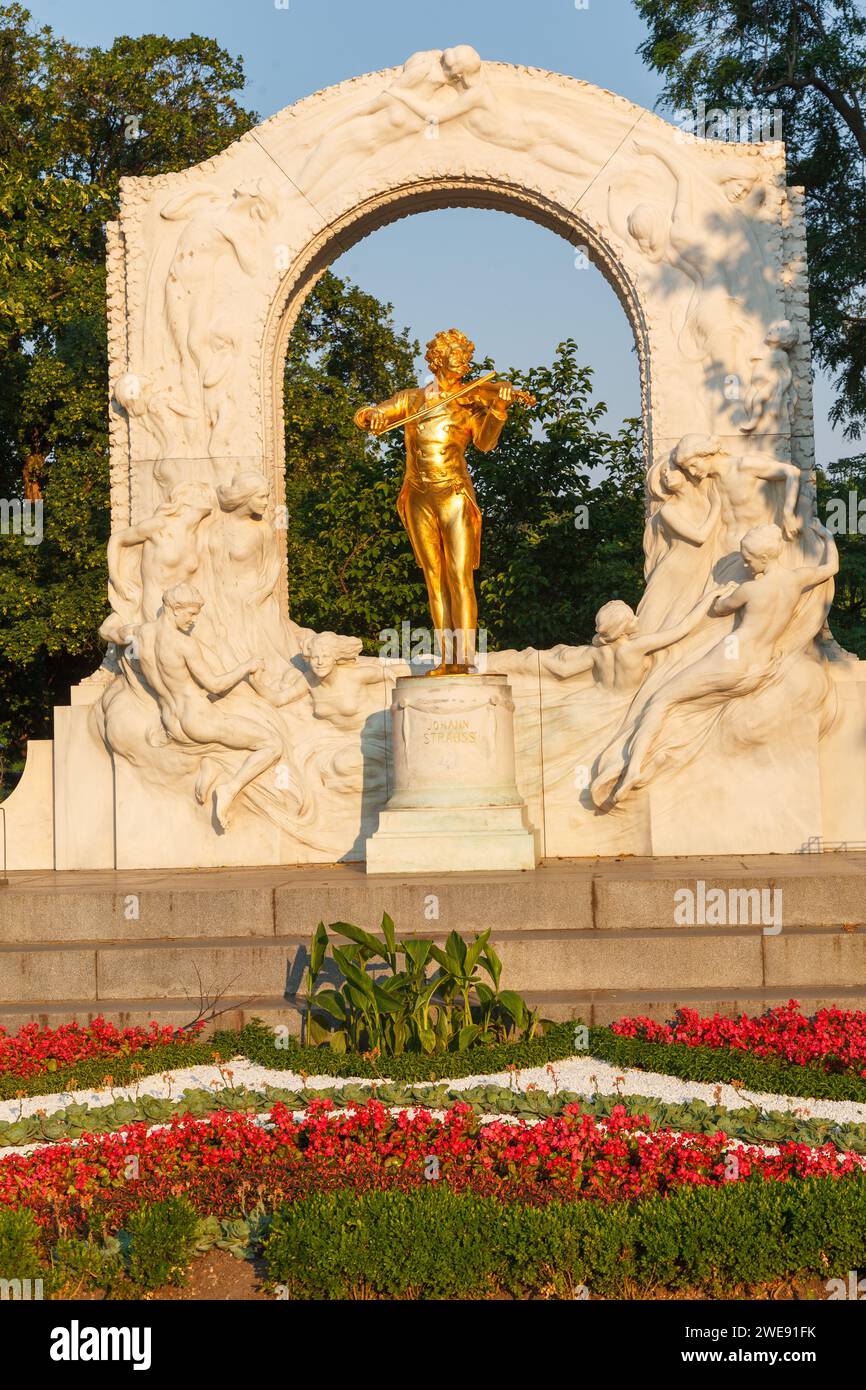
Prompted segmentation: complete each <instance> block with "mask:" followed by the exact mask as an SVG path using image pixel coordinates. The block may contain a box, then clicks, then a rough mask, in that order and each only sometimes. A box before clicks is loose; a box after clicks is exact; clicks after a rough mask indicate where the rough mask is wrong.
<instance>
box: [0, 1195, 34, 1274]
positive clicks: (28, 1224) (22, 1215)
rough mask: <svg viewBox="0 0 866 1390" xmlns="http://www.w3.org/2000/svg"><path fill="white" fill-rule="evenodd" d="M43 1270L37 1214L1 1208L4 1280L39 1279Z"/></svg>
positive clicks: (0, 1260)
mask: <svg viewBox="0 0 866 1390" xmlns="http://www.w3.org/2000/svg"><path fill="white" fill-rule="evenodd" d="M42 1272H43V1271H42V1267H41V1265H40V1263H39V1227H38V1226H37V1225H36V1222H35V1220H34V1219H33V1213H32V1212H30V1211H16V1210H14V1209H12V1208H10V1207H0V1279H36V1278H38V1277H39V1276H40V1275H41V1274H42Z"/></svg>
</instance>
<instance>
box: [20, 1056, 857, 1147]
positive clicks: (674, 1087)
mask: <svg viewBox="0 0 866 1390" xmlns="http://www.w3.org/2000/svg"><path fill="white" fill-rule="evenodd" d="M372 1084H373V1083H372V1082H371V1080H370V1078H369V1077H345V1076H343V1077H340V1076H328V1075H326V1074H322V1075H319V1076H307V1077H303V1076H301V1075H300V1073H299V1072H294V1071H277V1070H274V1069H272V1068H269V1067H263V1066H260V1065H259V1063H258V1062H251V1061H249V1060H248V1059H247V1058H245V1057H237V1058H234V1059H233V1060H232V1061H230V1062H224V1063H222V1064H221V1065H220V1066H215V1065H213V1064H212V1063H209V1064H206V1065H201V1066H195V1067H185V1068H182V1069H179V1070H177V1071H170V1072H164V1073H162V1074H161V1075H157V1076H148V1077H144V1078H142V1079H141V1080H139V1081H137V1082H135V1083H133V1084H132V1085H130V1086H113V1087H110V1088H103V1089H101V1090H83V1091H57V1092H55V1093H54V1094H52V1095H42V1096H27V1097H24V1098H22V1099H20V1100H6V1101H0V1120H17V1119H20V1118H22V1117H27V1116H28V1115H34V1114H36V1113H37V1112H38V1111H40V1110H41V1111H44V1112H45V1113H46V1114H48V1115H50V1114H51V1113H52V1112H53V1111H55V1110H63V1109H65V1108H66V1107H67V1106H69V1105H76V1104H81V1103H82V1102H83V1103H84V1104H86V1105H88V1106H91V1107H93V1106H101V1105H109V1104H110V1103H111V1102H112V1101H113V1100H119V1099H121V1098H128V1099H131V1100H135V1099H136V1098H137V1097H139V1096H158V1097H167V1096H170V1097H171V1098H173V1099H175V1100H177V1099H179V1098H180V1096H181V1095H182V1094H183V1092H184V1091H185V1090H192V1089H205V1090H208V1089H214V1090H222V1089H224V1088H226V1087H228V1086H245V1087H246V1088H247V1089H248V1090H251V1091H259V1090H263V1089H264V1087H265V1086H278V1087H281V1088H283V1089H285V1090H290V1091H298V1090H301V1089H302V1088H303V1087H307V1088H308V1089H311V1090H325V1089H328V1088H330V1087H332V1086H333V1087H343V1086H350V1085H356V1086H370V1085H372ZM380 1084H381V1083H380ZM412 1084H414V1085H416V1086H426V1085H430V1086H433V1085H436V1086H438V1085H447V1086H449V1087H450V1088H451V1089H452V1090H455V1091H458V1090H467V1089H469V1088H470V1087H472V1086H485V1085H488V1086H489V1085H494V1086H508V1087H510V1088H511V1089H512V1090H515V1091H526V1090H529V1089H530V1087H534V1088H536V1089H537V1090H540V1091H548V1092H551V1093H552V1092H554V1091H574V1092H575V1093H576V1094H577V1095H583V1096H591V1095H616V1094H617V1093H619V1094H621V1095H636V1096H647V1097H650V1096H653V1097H657V1098H658V1099H660V1100H664V1101H667V1102H669V1103H671V1104H688V1102H689V1101H691V1100H703V1101H705V1102H706V1103H707V1104H708V1105H721V1106H724V1107H725V1109H727V1110H741V1109H744V1108H746V1107H749V1106H756V1107H757V1108H758V1109H763V1110H779V1111H783V1112H786V1113H788V1114H791V1115H796V1116H799V1117H802V1118H804V1119H808V1118H810V1117H815V1118H817V1119H825V1120H833V1121H836V1122H837V1123H839V1124H866V1103H864V1102H862V1101H853V1100H815V1099H805V1098H804V1097H801V1096H783V1095H774V1094H772V1093H770V1092H765V1091H748V1090H735V1089H734V1087H733V1086H731V1085H729V1084H723V1083H719V1085H718V1086H717V1085H714V1084H713V1083H712V1082H702V1081H682V1080H680V1078H679V1077H675V1076H666V1075H664V1074H663V1073H660V1072H647V1071H636V1070H630V1069H628V1068H626V1069H624V1070H623V1069H620V1068H617V1067H613V1066H611V1065H610V1064H609V1063H608V1062H602V1061H599V1060H598V1059H597V1058H594V1057H568V1058H566V1059H565V1060H563V1061H561V1062H550V1063H548V1064H547V1065H546V1066H543V1067H525V1068H524V1069H523V1070H521V1071H507V1072H505V1071H503V1072H494V1073H480V1074H477V1075H475V1076H462V1077H458V1078H456V1079H454V1080H449V1079H448V1078H442V1080H440V1081H436V1082H421V1081H419V1082H414V1083H412ZM717 1093H718V1095H717ZM10 1152H11V1151H10ZM14 1152H19V1153H20V1152H22V1150H20V1149H19V1150H14ZM2 1153H3V1150H0V1154H2Z"/></svg>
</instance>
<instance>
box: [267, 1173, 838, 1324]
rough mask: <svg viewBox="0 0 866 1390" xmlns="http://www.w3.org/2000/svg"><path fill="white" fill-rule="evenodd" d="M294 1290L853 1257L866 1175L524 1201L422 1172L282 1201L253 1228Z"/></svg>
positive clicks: (456, 1289) (698, 1280) (676, 1284)
mask: <svg viewBox="0 0 866 1390" xmlns="http://www.w3.org/2000/svg"><path fill="white" fill-rule="evenodd" d="M264 1252H265V1255H266V1257H267V1260H268V1266H269V1275H270V1278H271V1279H272V1280H273V1281H275V1282H278V1283H281V1284H284V1285H285V1286H286V1287H287V1289H288V1291H289V1293H290V1294H291V1295H292V1296H293V1297H296V1298H314V1299H335V1298H345V1297H364V1296H369V1295H376V1296H380V1297H391V1298H484V1297H487V1296H489V1295H490V1294H491V1293H497V1292H498V1293H503V1292H505V1293H511V1294H513V1295H515V1296H516V1297H529V1296H532V1295H534V1294H537V1293H539V1292H553V1293H557V1294H560V1295H562V1294H566V1295H568V1294H569V1293H571V1292H573V1290H574V1289H575V1288H576V1287H578V1286H580V1285H585V1286H586V1287H587V1288H588V1289H589V1291H590V1295H592V1294H597V1295H605V1296H608V1297H609V1296H614V1297H622V1296H624V1295H626V1296H627V1295H628V1293H629V1292H630V1291H632V1292H633V1291H634V1289H635V1288H637V1289H639V1290H641V1291H649V1290H652V1289H654V1288H658V1287H665V1288H667V1289H671V1290H680V1289H686V1288H695V1289H701V1290H703V1291H704V1292H705V1293H707V1294H718V1293H722V1292H726V1291H729V1290H731V1289H735V1288H739V1287H741V1286H743V1285H751V1284H762V1283H768V1282H771V1281H774V1280H778V1279H784V1278H804V1277H809V1276H817V1277H820V1278H822V1279H829V1278H832V1277H843V1276H844V1275H845V1274H846V1273H847V1271H848V1270H851V1269H861V1268H863V1267H864V1266H866V1177H864V1178H863V1179H860V1178H849V1179H846V1180H845V1181H833V1180H832V1179H810V1180H808V1181H804V1182H787V1183H770V1182H768V1183H753V1182H742V1183H731V1184H730V1185H729V1186H726V1187H719V1188H711V1187H696V1188H681V1189H678V1190H677V1191H676V1192H674V1193H672V1194H671V1195H670V1196H668V1197H658V1198H655V1197H654V1198H649V1199H647V1200H645V1201H641V1202H635V1203H631V1204H626V1203H620V1204H616V1205H611V1206H601V1205H599V1204H596V1203H592V1202H572V1203H559V1202H551V1203H548V1204H546V1205H544V1206H539V1207H530V1206H525V1205H523V1204H521V1203H510V1204H502V1203H499V1202H498V1201H497V1200H496V1199H495V1198H491V1197H476V1196H474V1195H473V1194H471V1193H455V1192H452V1191H450V1190H449V1189H447V1188H444V1187H442V1188H437V1187H435V1186H432V1185H431V1186H430V1187H429V1188H425V1189H424V1190H422V1191H413V1192H405V1193H403V1192H393V1191H390V1192H370V1193H364V1194H358V1193H352V1192H336V1193H328V1194H321V1195H316V1196H314V1197H310V1198H307V1199H305V1200H303V1201H299V1202H296V1203H292V1204H287V1205H285V1206H283V1207H282V1208H281V1209H280V1210H279V1211H278V1212H277V1213H276V1214H275V1216H274V1220H273V1223H272V1225H271V1229H270V1233H269V1235H268V1237H267V1238H266V1240H265V1242H264Z"/></svg>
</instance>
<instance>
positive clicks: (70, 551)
mask: <svg viewBox="0 0 866 1390" xmlns="http://www.w3.org/2000/svg"><path fill="white" fill-rule="evenodd" d="M243 81H244V78H243V70H242V66H241V64H240V62H239V61H237V60H235V59H233V58H231V57H230V56H229V55H228V54H226V53H225V52H224V51H223V50H222V49H220V48H219V46H218V45H217V44H216V43H215V42H214V41H213V40H212V39H206V38H201V37H199V36H197V35H191V36H190V38H188V39H182V40H173V39H167V38H163V37H159V36H156V35H153V34H146V35H144V36H143V37H141V38H135V39H131V38H119V39H117V40H116V41H115V43H114V44H112V46H111V48H110V49H108V50H102V49H99V48H80V47H76V46H75V45H73V44H70V43H67V42H66V41H65V40H64V39H61V38H58V37H56V36H55V35H54V34H53V33H52V31H51V30H50V29H48V28H37V27H36V26H35V25H34V24H33V23H32V21H31V18H30V16H29V14H28V13H27V11H26V10H25V9H23V8H22V7H21V6H19V5H6V6H2V7H0V222H2V227H3V237H2V241H0V496H2V497H4V498H6V499H10V500H11V499H17V500H21V499H22V498H23V497H24V496H25V495H27V496H29V497H31V498H34V499H41V501H42V505H43V508H44V511H43V531H44V539H43V541H42V543H41V544H39V545H26V544H25V543H24V538H23V537H22V536H21V535H14V534H6V535H3V536H0V547H2V549H0V555H2V564H0V620H2V621H0V708H2V717H0V739H2V740H3V741H4V742H5V741H7V740H11V741H13V742H17V740H18V739H20V738H21V737H22V736H23V735H25V734H28V733H29V734H31V735H39V734H44V733H46V732H47V731H48V729H49V727H50V722H49V721H50V707H51V704H52V703H56V702H63V701H64V700H65V699H67V698H68V695H67V690H68V686H69V684H70V683H71V682H73V681H76V680H78V679H80V678H81V676H82V675H85V674H86V673H87V672H88V671H89V670H92V669H93V668H94V666H95V665H96V664H97V663H98V661H99V659H100V650H99V646H98V642H97V638H96V631H97V628H98V626H99V623H100V622H101V620H102V618H103V617H104V615H105V606H106V598H105V541H106V538H107V534H108V511H107V506H108V437H107V422H108V412H107V404H108V401H107V353H106V324H105V239H104V224H105V222H106V221H107V220H109V219H110V218H112V217H114V216H115V215H116V212H117V201H118V185H119V179H120V178H121V177H122V176H123V175H138V174H157V173H163V172H167V171H169V170H175V169H183V168H186V167H187V165H189V164H192V163H196V162H198V161H200V160H203V159H206V158H209V157H210V156H211V155H214V154H217V153H218V152H219V151H220V150H221V149H223V148H224V147H225V146H226V145H227V144H229V143H230V142H231V141H232V140H234V139H236V138H237V137H238V136H239V135H241V134H242V133H243V132H244V131H245V130H247V129H248V128H249V127H250V126H251V125H253V124H254V123H255V121H256V119H257V118H256V116H255V114H254V113H253V112H249V111H246V110H244V109H243V108H242V107H241V106H240V105H239V104H238V102H237V100H236V97H235V95H234V94H235V93H236V92H237V91H238V89H239V88H240V87H242V85H243Z"/></svg>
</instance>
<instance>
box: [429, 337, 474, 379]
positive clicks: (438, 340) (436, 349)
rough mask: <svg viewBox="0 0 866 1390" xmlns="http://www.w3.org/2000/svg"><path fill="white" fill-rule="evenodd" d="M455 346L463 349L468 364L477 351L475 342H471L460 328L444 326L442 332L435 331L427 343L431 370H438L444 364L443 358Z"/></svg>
mask: <svg viewBox="0 0 866 1390" xmlns="http://www.w3.org/2000/svg"><path fill="white" fill-rule="evenodd" d="M453 347H459V348H461V349H462V350H463V354H464V356H465V358H466V362H467V364H468V363H469V362H470V361H471V358H472V354H473V352H474V351H475V344H474V343H472V342H470V341H469V339H468V338H467V337H466V334H465V333H461V332H460V329H459V328H443V329H442V331H441V332H440V333H434V335H433V337H432V338H431V339H430V341H429V343H428V344H427V365H428V366H429V367H430V369H431V371H434V372H435V370H436V368H437V367H438V366H440V365H441V364H442V361H443V358H444V356H445V354H446V353H447V352H449V351H450V349H451V348H453Z"/></svg>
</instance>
